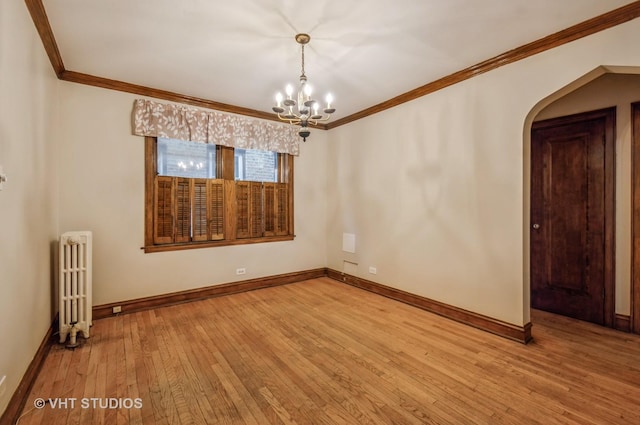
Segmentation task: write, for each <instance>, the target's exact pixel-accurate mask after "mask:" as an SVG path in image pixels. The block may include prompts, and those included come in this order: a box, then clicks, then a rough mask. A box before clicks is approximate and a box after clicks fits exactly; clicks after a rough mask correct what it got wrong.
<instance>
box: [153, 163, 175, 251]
mask: <svg viewBox="0 0 640 425" xmlns="http://www.w3.org/2000/svg"><path fill="white" fill-rule="evenodd" d="M173 181H174V179H173V178H172V177H165V176H156V177H155V181H154V185H155V198H154V200H153V243H155V244H164V243H172V242H173V204H174V200H173Z"/></svg>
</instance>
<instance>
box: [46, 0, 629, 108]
mask: <svg viewBox="0 0 640 425" xmlns="http://www.w3.org/2000/svg"><path fill="white" fill-rule="evenodd" d="M628 3H633V1H632V0H535V1H534V0H483V1H480V0H395V1H389V0H368V1H365V0H316V1H295V0H233V1H229V0H227V1H216V0H181V1H176V0H44V1H43V4H44V7H45V10H46V12H47V15H48V17H49V21H50V23H51V27H52V29H53V34H54V36H55V39H56V41H57V44H58V48H59V50H60V54H61V56H62V60H63V62H64V66H65V69H67V70H71V71H75V72H80V73H86V74H90V75H94V76H97V77H103V78H109V79H114V80H119V81H124V82H128V83H133V84H139V85H143V86H147V87H151V88H155V89H162V90H167V91H171V92H175V93H179V94H183V95H189V96H196V97H200V98H203V99H208V100H213V101H216V102H222V103H227V104H231V105H235V106H240V107H245V108H251V109H256V110H260V111H270V109H271V106H272V103H273V99H274V95H275V93H276V92H277V91H279V90H282V89H283V88H284V86H285V84H286V83H296V82H297V80H298V76H299V74H300V48H299V46H298V45H297V44H296V42H295V40H294V35H295V34H296V33H299V32H306V33H309V34H310V35H311V42H310V44H309V45H308V47H307V48H306V51H305V53H306V55H305V56H306V57H305V62H306V71H307V76H308V77H309V82H310V84H312V85H313V87H314V88H315V89H316V93H317V94H319V95H320V96H322V98H323V97H324V93H326V92H327V91H330V92H331V93H332V94H333V95H334V98H335V107H336V108H337V109H338V110H337V112H336V114H335V117H337V118H339V117H344V116H348V115H351V114H353V113H355V112H358V111H361V110H363V109H365V108H368V107H370V106H373V105H376V104H378V103H380V102H383V101H385V100H388V99H390V98H393V97H395V96H397V95H400V94H402V93H405V92H407V91H409V90H412V89H414V88H417V87H420V86H422V85H424V84H427V83H429V82H432V81H434V80H437V79H439V78H441V77H444V76H446V75H449V74H451V73H453V72H456V71H459V70H461V69H464V68H467V67H469V66H471V65H474V64H477V63H479V62H481V61H483V60H485V59H489V58H491V57H494V56H496V55H498V54H501V53H504V52H506V51H508V50H511V49H513V48H516V47H519V46H521V45H524V44H526V43H529V42H531V41H534V40H537V39H539V38H542V37H544V36H547V35H549V34H552V33H555V32H557V31H560V30H563V29H565V28H568V27H570V26H572V25H575V24H577V23H580V22H582V21H585V20H587V19H589V18H593V17H595V16H598V15H601V14H603V13H606V12H608V11H610V10H613V9H616V8H618V7H620V6H623V5H625V4H628Z"/></svg>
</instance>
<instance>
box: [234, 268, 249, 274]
mask: <svg viewBox="0 0 640 425" xmlns="http://www.w3.org/2000/svg"><path fill="white" fill-rule="evenodd" d="M246 273H247V269H245V268H244V267H240V268H239V269H236V274H237V275H241V274H246Z"/></svg>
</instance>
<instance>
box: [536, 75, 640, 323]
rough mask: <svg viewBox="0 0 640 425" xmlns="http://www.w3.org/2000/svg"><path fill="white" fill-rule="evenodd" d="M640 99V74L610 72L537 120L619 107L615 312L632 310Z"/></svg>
mask: <svg viewBox="0 0 640 425" xmlns="http://www.w3.org/2000/svg"><path fill="white" fill-rule="evenodd" d="M638 101H640V75H630V74H613V73H607V74H604V75H603V76H601V77H599V78H597V79H595V80H593V81H591V82H590V83H588V84H586V85H584V86H582V87H580V88H578V89H577V90H575V91H573V92H571V93H568V94H567V95H565V96H564V97H562V98H560V99H558V100H556V101H554V102H553V103H551V104H550V105H548V106H547V107H546V108H544V109H543V110H542V111H540V113H539V114H538V115H537V116H536V117H535V120H536V121H538V120H543V119H548V118H556V117H561V116H565V115H571V114H577V113H580V112H587V111H594V110H597V109H602V108H608V107H612V106H615V107H616V246H615V249H616V267H615V272H616V313H619V314H627V315H628V314H629V313H630V297H631V131H632V126H631V103H633V102H638Z"/></svg>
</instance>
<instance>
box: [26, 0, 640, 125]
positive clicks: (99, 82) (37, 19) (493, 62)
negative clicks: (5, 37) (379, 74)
mask: <svg viewBox="0 0 640 425" xmlns="http://www.w3.org/2000/svg"><path fill="white" fill-rule="evenodd" d="M25 3H26V5H27V8H28V9H29V13H30V14H31V18H32V19H33V23H34V24H35V26H36V29H37V31H38V34H40V38H41V39H42V44H43V45H44V48H45V51H46V52H47V55H48V56H49V60H50V61H51V65H52V67H53V70H54V72H55V73H56V75H57V76H58V78H59V79H61V80H64V81H70V82H74V83H80V84H86V85H90V86H95V87H101V88H106V89H110V90H118V91H123V92H127V93H134V94H137V95H141V96H149V97H154V98H157V99H164V100H168V101H173V102H178V103H185V104H188V105H192V106H199V107H203V108H208V109H215V110H218V111H223V112H229V113H233V114H239V115H245V116H249V117H254V118H261V119H266V120H271V121H277V122H281V121H280V120H279V119H278V118H277V117H276V116H274V115H273V114H272V113H270V112H264V111H258V110H255V109H249V108H244V107H240V106H235V105H230V104H226V103H220V102H216V101H213V100H207V99H202V98H198V97H194V96H187V95H183V94H179V93H174V92H170V91H166V90H160V89H154V88H151V87H145V86H140V85H137V84H131V83H127V82H123V81H117V80H110V79H108V78H103V77H99V76H94V75H88V74H83V73H80V72H75V71H69V70H66V69H65V67H64V62H63V60H62V56H61V55H60V50H59V49H58V45H57V43H56V40H55V37H54V35H53V31H52V29H51V25H50V23H49V19H48V18H47V13H46V11H45V9H44V5H43V4H42V0H25ZM638 17H640V0H638V1H634V2H633V3H629V4H628V5H626V6H622V7H619V8H618V9H614V10H612V11H610V12H607V13H604V14H602V15H599V16H596V17H595V18H591V19H588V20H586V21H583V22H581V23H579V24H576V25H574V26H572V27H569V28H566V29H564V30H562V31H559V32H556V33H554V34H551V35H548V36H546V37H543V38H541V39H538V40H536V41H533V42H531V43H528V44H525V45H523V46H520V47H517V48H515V49H513V50H509V51H508V52H505V53H502V54H500V55H498V56H495V57H493V58H490V59H487V60H485V61H483V62H480V63H478V64H476V65H473V66H470V67H468V68H465V69H463V70H460V71H457V72H454V73H453V74H450V75H448V76H446V77H443V78H440V79H438V80H435V81H432V82H430V83H428V84H425V85H423V86H420V87H418V88H415V89H413V90H410V91H408V92H406V93H403V94H401V95H399V96H396V97H394V98H391V99H389V100H387V101H384V102H382V103H379V104H377V105H374V106H371V107H369V108H366V109H363V110H362V111H359V112H356V113H354V114H351V115H348V116H346V117H343V118H340V119H338V120H336V121H333V122H331V123H328V124H324V125H318V126H315V128H318V129H322V130H330V129H332V128H336V127H339V126H341V125H345V124H348V123H350V122H353V121H356V120H359V119H361V118H365V117H368V116H370V115H373V114H376V113H378V112H382V111H384V110H386V109H390V108H393V107H394V106H398V105H401V104H403V103H406V102H409V101H412V100H415V99H417V98H419V97H422V96H425V95H428V94H431V93H433V92H436V91H438V90H441V89H443V88H446V87H449V86H452V85H454V84H457V83H459V82H462V81H465V80H468V79H470V78H472V77H475V76H476V75H480V74H483V73H485V72H489V71H492V70H494V69H496V68H499V67H501V66H504V65H508V64H511V63H514V62H517V61H519V60H522V59H525V58H528V57H530V56H533V55H536V54H538V53H541V52H544V51H546V50H550V49H553V48H555V47H558V46H562V45H563V44H567V43H570V42H572V41H575V40H578V39H580V38H583V37H586V36H589V35H592V34H595V33H597V32H600V31H603V30H606V29H609V28H612V27H614V26H617V25H620V24H623V23H625V22H628V21H631V20H633V19H636V18H638Z"/></svg>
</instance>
